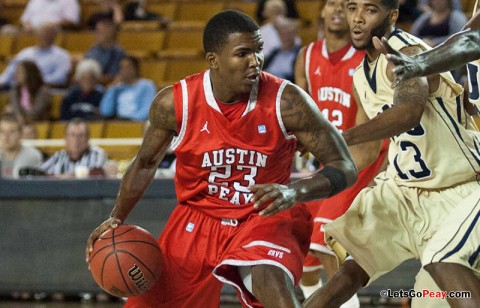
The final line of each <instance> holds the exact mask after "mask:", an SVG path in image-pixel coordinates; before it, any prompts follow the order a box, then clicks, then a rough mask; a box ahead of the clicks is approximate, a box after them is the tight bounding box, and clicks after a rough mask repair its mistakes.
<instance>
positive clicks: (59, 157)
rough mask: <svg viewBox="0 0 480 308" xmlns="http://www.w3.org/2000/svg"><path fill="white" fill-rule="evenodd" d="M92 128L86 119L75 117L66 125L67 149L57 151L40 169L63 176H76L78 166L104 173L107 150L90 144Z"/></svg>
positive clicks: (98, 173) (100, 173) (96, 173)
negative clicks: (90, 128)
mask: <svg viewBox="0 0 480 308" xmlns="http://www.w3.org/2000/svg"><path fill="white" fill-rule="evenodd" d="M89 140H90V130H89V128H88V124H87V122H86V121H85V120H83V119H80V118H74V119H72V120H70V121H69V122H68V123H67V126H66V127H65V149H64V150H60V151H57V152H55V153H54V154H53V155H52V156H51V157H50V158H49V159H48V160H47V161H45V162H44V163H43V164H42V165H41V166H40V169H41V170H42V171H43V172H45V173H46V174H47V175H53V176H57V177H61V178H71V177H74V176H75V169H76V168H77V167H78V166H83V167H87V168H88V170H89V174H95V175H104V172H103V165H104V164H105V162H106V161H107V157H106V154H105V151H104V150H103V149H102V148H100V147H97V146H90V144H89Z"/></svg>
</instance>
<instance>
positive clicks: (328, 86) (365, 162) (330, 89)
mask: <svg viewBox="0 0 480 308" xmlns="http://www.w3.org/2000/svg"><path fill="white" fill-rule="evenodd" d="M344 2H345V1H344V0H327V1H326V3H325V6H324V7H323V9H322V12H321V17H322V19H323V22H324V33H325V37H324V38H323V39H320V40H318V41H316V42H313V43H310V44H309V45H307V46H305V47H304V48H303V49H302V50H301V51H300V53H299V55H298V58H297V62H296V68H295V82H296V84H297V85H298V86H300V87H301V88H302V89H304V90H305V91H308V93H310V95H311V96H312V97H313V99H314V100H315V102H316V103H317V106H318V108H319V109H320V110H321V112H322V113H323V115H324V116H325V117H326V118H327V119H328V120H329V121H330V122H331V123H332V124H333V125H334V126H335V127H336V128H337V129H338V130H339V131H345V130H347V129H349V128H351V127H353V126H355V124H356V123H362V122H365V121H367V120H368V118H367V116H366V115H365V112H364V111H363V109H362V106H361V105H360V106H359V105H357V102H356V101H355V98H354V94H353V93H352V82H353V80H352V76H353V72H354V71H355V68H356V67H357V66H358V65H359V64H360V63H361V62H362V60H363V58H364V57H365V52H364V51H359V50H356V49H355V48H354V47H353V46H352V43H351V41H350V32H349V29H348V23H347V20H346V17H345V12H344ZM387 149H388V143H386V144H384V145H383V147H382V149H381V151H380V154H379V155H378V158H377V159H376V160H375V158H376V157H373V156H365V155H364V153H362V151H358V150H361V149H358V148H357V149H352V153H353V154H356V153H359V154H360V153H362V155H354V158H355V159H356V163H357V165H358V166H357V167H358V168H359V170H361V169H362V168H365V167H367V166H368V167H367V168H365V169H363V170H362V172H360V174H359V177H358V181H357V182H356V183H355V184H354V185H353V186H352V187H350V188H349V189H348V190H345V191H343V192H342V193H340V194H338V195H336V196H335V197H333V198H329V199H326V200H316V201H312V202H308V204H307V205H308V207H309V209H310V211H311V212H312V215H313V217H314V229H313V233H312V239H311V243H310V253H309V254H308V255H307V258H306V259H305V262H304V274H303V276H302V281H301V284H300V286H301V287H302V290H303V292H304V295H305V297H309V296H310V295H311V294H312V293H313V292H314V291H315V290H316V289H317V288H318V287H320V285H321V280H320V264H322V265H323V268H324V270H325V272H326V274H327V276H328V277H332V275H333V274H334V273H335V271H336V270H337V269H338V265H337V261H336V258H335V254H334V253H333V252H332V251H331V250H330V249H329V248H328V247H327V245H326V244H325V239H324V232H323V225H324V224H326V223H328V222H330V221H332V220H333V219H335V218H337V217H339V216H341V215H342V214H343V213H345V211H346V210H347V209H348V208H349V207H350V204H351V203H352V201H353V199H354V198H355V196H356V195H357V194H358V192H359V191H360V190H361V189H362V188H364V187H365V186H367V185H368V183H369V182H370V181H371V180H372V179H373V178H374V176H375V175H377V174H378V173H379V169H380V168H381V167H382V163H383V162H384V160H385V156H386V153H387ZM375 154H376V153H375ZM357 158H359V159H357ZM360 159H361V160H360ZM372 161H374V162H372ZM359 305H360V303H359V301H358V298H357V296H356V295H355V296H354V297H353V298H352V299H351V300H350V302H348V303H345V304H344V306H343V307H359Z"/></svg>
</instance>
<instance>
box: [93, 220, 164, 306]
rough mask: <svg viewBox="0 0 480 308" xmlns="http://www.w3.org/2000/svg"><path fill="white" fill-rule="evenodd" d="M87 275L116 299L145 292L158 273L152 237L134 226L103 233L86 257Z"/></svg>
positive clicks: (159, 255) (159, 264)
mask: <svg viewBox="0 0 480 308" xmlns="http://www.w3.org/2000/svg"><path fill="white" fill-rule="evenodd" d="M90 272H91V273H92V275H93V278H94V279H95V281H96V282H97V284H98V285H99V286H100V287H101V288H102V289H103V290H105V291H106V292H108V293H110V294H112V295H114V296H117V297H129V296H137V295H140V294H142V293H145V292H146V291H148V290H149V289H150V288H151V287H152V286H153V285H154V284H155V282H156V281H157V280H158V278H159V277H160V275H161V272H162V253H161V251H160V247H159V246H158V244H157V241H156V240H155V238H154V237H153V236H152V235H151V234H150V233H149V232H148V231H147V230H145V229H142V228H140V227H138V226H135V225H120V226H118V228H116V229H109V230H108V231H106V232H104V233H103V234H102V235H101V236H100V238H99V239H98V240H97V241H96V242H95V244H94V246H93V251H92V253H91V255H90Z"/></svg>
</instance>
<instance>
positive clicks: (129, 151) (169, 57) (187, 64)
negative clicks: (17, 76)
mask: <svg viewBox="0 0 480 308" xmlns="http://www.w3.org/2000/svg"><path fill="white" fill-rule="evenodd" d="M79 1H80V4H81V12H82V17H81V22H82V26H81V27H80V29H78V30H76V31H75V30H66V31H63V32H62V33H61V34H60V35H59V36H58V38H57V44H58V45H59V46H62V47H63V48H65V49H67V50H68V51H69V52H70V53H71V54H72V55H74V56H80V55H82V54H83V53H84V52H85V51H86V50H88V49H89V48H90V47H91V46H93V44H94V42H95V37H94V34H93V32H92V31H91V30H90V29H88V28H87V27H86V22H87V20H88V18H89V17H90V16H91V15H92V14H94V13H95V12H98V11H100V5H99V4H98V1H96V0H79ZM27 2H28V0H4V2H3V5H4V9H5V10H4V12H3V15H4V16H5V17H7V18H8V19H9V20H11V21H15V24H18V20H19V17H20V15H21V13H22V12H23V9H24V7H25V5H26V3H27ZM464 2H466V1H464ZM321 3H323V1H318V0H298V1H297V3H296V4H297V9H298V11H299V14H300V15H301V16H302V22H301V25H302V26H301V27H300V35H301V37H302V39H303V41H304V42H305V43H306V42H308V41H313V40H314V39H315V38H316V34H317V28H316V26H317V25H316V18H317V17H318V14H319V13H320V6H321ZM223 9H238V10H241V11H243V12H245V13H247V14H249V15H250V16H252V17H254V15H255V10H256V3H255V2H245V1H242V0H219V1H213V0H205V1H199V0H181V1H180V0H172V1H165V0H149V1H148V3H147V10H148V11H149V12H152V13H156V14H159V15H162V16H164V17H166V18H168V19H170V20H171V23H170V24H169V25H168V26H167V27H166V28H164V27H163V25H161V24H160V23H159V22H156V21H129V22H124V23H123V24H122V25H121V26H120V31H119V36H118V42H119V44H120V45H122V46H123V47H124V48H125V49H126V50H127V52H128V53H130V54H132V55H134V56H137V57H139V60H140V71H141V75H142V77H144V78H149V79H152V80H153V81H154V82H155V83H156V84H157V86H158V87H159V88H161V87H163V86H166V85H169V84H172V83H173V82H176V81H178V80H180V79H182V78H184V77H185V76H187V75H191V74H193V73H196V72H199V71H202V70H204V69H206V68H207V65H206V62H205V59H204V55H203V47H202V31H203V27H204V25H205V23H206V21H207V20H208V19H209V18H210V17H211V16H213V15H214V14H216V13H218V12H220V11H221V10H223ZM0 39H1V41H2V44H1V46H0V61H1V60H2V59H9V58H11V57H12V56H13V55H14V54H16V53H17V52H18V51H19V50H20V49H22V48H25V47H27V46H31V45H34V44H36V38H35V36H34V35H33V34H18V35H2V36H1V37H0ZM5 66H6V62H5V61H4V62H0V69H1V70H2V71H3V69H4V67H5ZM64 90H65V89H63V91H54V92H53V102H52V106H51V118H52V120H51V121H50V122H39V123H37V131H38V134H39V138H40V139H63V137H64V127H65V123H63V122H60V121H59V119H60V105H61V101H62V98H63V95H64V93H65V92H64ZM7 94H8V93H4V94H2V95H0V108H3V106H5V105H6V104H7V103H8V96H7ZM132 125H133V126H132ZM90 130H91V137H92V138H117V139H121V138H141V137H142V136H143V123H134V122H125V121H123V122H118V121H112V120H103V121H98V122H92V123H91V124H90ZM57 149H58V147H49V148H48V149H47V148H45V147H44V148H42V150H46V152H47V153H51V152H52V151H53V150H57ZM105 149H106V150H107V152H108V153H109V156H110V157H112V158H114V159H130V158H131V157H133V155H134V154H135V153H136V151H137V150H138V144H136V145H126V146H113V145H108V146H105Z"/></svg>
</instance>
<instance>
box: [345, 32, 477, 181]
mask: <svg viewBox="0 0 480 308" xmlns="http://www.w3.org/2000/svg"><path fill="white" fill-rule="evenodd" d="M388 42H389V44H390V45H391V46H392V47H393V48H394V49H396V50H400V49H402V48H403V47H406V46H411V45H418V46H421V47H422V48H423V49H425V50H426V49H429V48H430V47H428V46H427V45H426V44H425V43H423V42H422V41H421V40H420V39H418V38H416V37H414V36H412V35H411V34H409V33H406V32H403V31H401V30H395V31H394V32H393V33H392V35H391V36H390V38H389V40H388ZM387 64H388V61H387V60H386V58H385V56H384V55H383V54H381V55H380V56H379V57H378V58H377V59H376V60H375V61H374V62H372V63H369V61H368V60H367V57H365V60H364V61H363V64H361V65H360V66H359V67H358V68H357V70H356V71H355V74H354V84H355V88H356V90H357V92H358V95H359V98H360V101H361V103H362V105H363V108H364V109H365V112H366V113H367V115H368V117H369V118H373V117H375V116H376V115H377V114H379V113H381V112H382V111H384V110H386V109H388V108H390V107H391V106H392V105H393V94H394V89H392V87H391V82H390V80H389V79H388V77H387V74H386V72H387V70H386V69H387ZM440 75H441V78H440V79H441V81H440V85H439V88H438V90H437V91H436V92H435V93H431V94H430V97H429V100H428V103H427V105H426V109H425V111H424V114H423V116H422V118H421V121H420V124H419V125H418V126H417V127H415V128H413V129H412V130H410V131H408V132H405V133H402V134H400V135H397V136H394V137H392V138H391V142H390V148H389V154H388V156H389V157H388V158H389V166H388V168H387V173H388V174H389V176H391V177H393V178H394V180H395V181H396V182H397V183H398V185H400V186H409V187H420V188H427V189H436V188H442V187H449V186H453V185H456V184H459V183H463V182H466V181H470V180H473V179H475V178H476V175H477V173H478V172H480V141H479V139H478V137H480V135H478V132H476V131H475V130H476V127H475V124H474V122H473V119H472V118H471V117H470V116H469V115H468V114H467V113H466V112H465V110H464V107H463V103H462V96H463V88H462V87H461V86H460V85H458V84H457V83H455V81H454V79H453V77H452V75H451V74H450V73H442V74H440Z"/></svg>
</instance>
